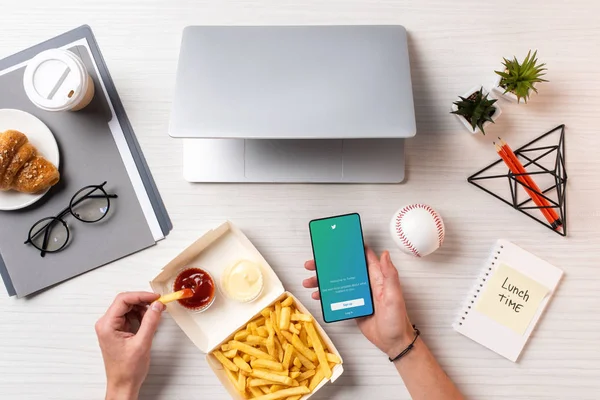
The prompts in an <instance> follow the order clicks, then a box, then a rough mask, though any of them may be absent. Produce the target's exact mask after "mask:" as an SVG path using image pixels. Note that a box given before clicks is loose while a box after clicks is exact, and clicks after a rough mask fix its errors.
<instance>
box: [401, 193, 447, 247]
mask: <svg viewBox="0 0 600 400" xmlns="http://www.w3.org/2000/svg"><path fill="white" fill-rule="evenodd" d="M390 233H391V235H392V239H394V242H396V244H397V245H398V247H400V249H401V250H402V251H403V252H405V253H406V254H411V255H413V256H415V257H424V256H426V255H428V254H431V253H433V252H434V251H436V250H437V249H438V248H439V247H440V246H441V245H442V243H443V242H444V234H445V229H444V221H442V217H440V214H438V213H437V212H436V211H435V210H434V209H433V208H431V207H430V206H428V205H426V204H409V205H407V206H404V207H402V208H401V209H399V210H398V211H396V213H395V214H394V217H393V218H392V221H391V223H390Z"/></svg>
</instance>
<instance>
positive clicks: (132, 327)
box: [96, 292, 165, 400]
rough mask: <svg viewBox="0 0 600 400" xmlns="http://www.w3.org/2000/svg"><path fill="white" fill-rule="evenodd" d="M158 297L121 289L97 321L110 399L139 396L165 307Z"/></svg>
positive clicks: (131, 398) (132, 399)
mask: <svg viewBox="0 0 600 400" xmlns="http://www.w3.org/2000/svg"><path fill="white" fill-rule="evenodd" d="M158 297H159V295H158V294H155V293H148V292H129V293H121V294H119V295H118V296H117V297H116V298H115V301H114V302H113V304H112V305H111V306H110V308H109V309H108V311H107V312H106V314H104V316H102V318H100V319H99V320H98V322H96V334H97V335H98V342H99V343H100V349H101V350H102V358H103V359H104V367H105V369H106V400H136V399H137V398H138V397H139V391H140V388H141V387H142V383H143V382H144V379H146V375H148V371H149V369H150V347H151V346H152V339H153V338H154V333H155V332H156V328H157V327H158V324H159V322H160V317H161V314H162V312H163V311H164V309H165V306H164V304H162V303H159V302H157V301H156V299H158ZM152 302H153V303H152ZM151 303H152V304H151ZM149 304H151V305H150V306H149ZM138 326H139V329H137V327H138Z"/></svg>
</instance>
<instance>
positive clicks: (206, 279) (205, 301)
mask: <svg viewBox="0 0 600 400" xmlns="http://www.w3.org/2000/svg"><path fill="white" fill-rule="evenodd" d="M182 289H191V290H192V292H194V296H192V297H190V298H187V299H180V300H177V301H178V302H179V304H181V305H182V306H183V307H185V308H187V309H189V310H192V311H198V312H202V311H205V310H206V309H208V307H210V306H211V304H212V303H213V302H214V301H215V292H216V290H215V281H214V279H213V278H212V276H211V275H210V274H209V273H208V272H206V271H205V270H203V269H200V268H187V269H184V270H183V271H181V272H180V273H179V275H177V278H175V282H174V283H173V291H174V292H177V291H179V290H182Z"/></svg>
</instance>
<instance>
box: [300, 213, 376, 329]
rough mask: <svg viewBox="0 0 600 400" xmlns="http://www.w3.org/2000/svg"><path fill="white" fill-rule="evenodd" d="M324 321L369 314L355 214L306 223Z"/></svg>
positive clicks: (370, 298) (366, 275) (368, 287)
mask: <svg viewBox="0 0 600 400" xmlns="http://www.w3.org/2000/svg"><path fill="white" fill-rule="evenodd" d="M309 230H310V238H311V242H312V249H313V256H314V260H315V266H316V272H317V281H318V285H319V291H320V292H321V308H322V310H323V320H324V321H325V322H328V323H329V322H337V321H343V320H346V319H352V318H360V317H367V316H369V315H373V312H374V308H373V295H372V293H371V285H369V270H368V268H367V256H366V254H365V243H364V239H363V233H362V226H361V223H360V216H359V215H358V214H356V213H355V214H346V215H338V216H335V217H329V218H322V219H315V220H312V221H310V223H309Z"/></svg>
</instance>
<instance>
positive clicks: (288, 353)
mask: <svg viewBox="0 0 600 400" xmlns="http://www.w3.org/2000/svg"><path fill="white" fill-rule="evenodd" d="M293 356H294V346H292V345H291V344H289V343H288V344H287V346H286V347H285V353H284V355H283V362H282V364H283V368H284V369H290V363H291V361H292V357H293ZM298 362H300V361H298ZM300 366H302V363H300Z"/></svg>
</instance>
